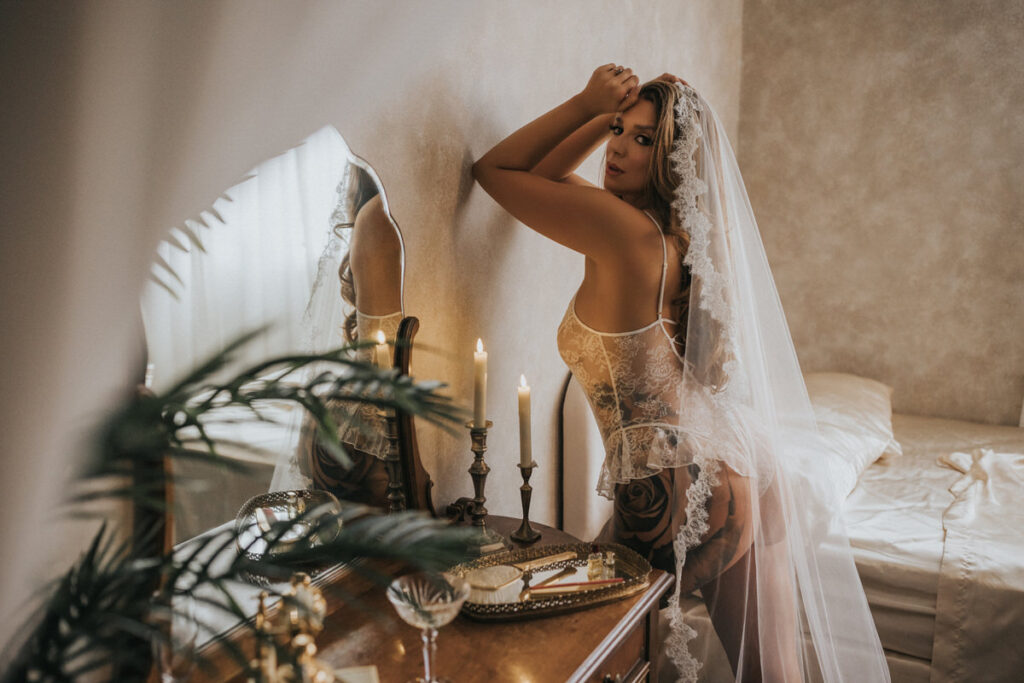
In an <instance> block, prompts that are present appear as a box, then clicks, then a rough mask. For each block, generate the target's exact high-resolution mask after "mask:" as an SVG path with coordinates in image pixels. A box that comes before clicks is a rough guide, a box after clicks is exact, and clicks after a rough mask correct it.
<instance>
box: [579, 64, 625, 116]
mask: <svg viewBox="0 0 1024 683" xmlns="http://www.w3.org/2000/svg"><path fill="white" fill-rule="evenodd" d="M639 93H640V79H639V78H638V77H637V76H635V75H634V74H633V70H632V69H627V68H625V67H622V66H619V65H617V64H605V65H604V66H599V67H597V68H596V69H594V73H593V75H591V77H590V81H589V82H588V83H587V86H586V87H585V88H583V91H582V92H580V94H579V95H577V97H578V98H579V99H580V101H581V102H582V103H583V105H584V106H585V107H586V108H587V111H588V113H590V115H591V116H600V115H601V114H610V113H612V112H615V111H621V110H623V109H628V108H629V107H632V106H633V105H634V104H635V103H636V100H637V97H638V96H639Z"/></svg>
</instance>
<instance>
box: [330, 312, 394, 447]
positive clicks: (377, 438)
mask: <svg viewBox="0 0 1024 683" xmlns="http://www.w3.org/2000/svg"><path fill="white" fill-rule="evenodd" d="M402 317H403V314H402V312H401V311H395V312H394V313H389V314H388V315H368V314H366V313H363V312H362V311H360V310H359V309H356V339H357V340H358V341H367V340H370V339H376V338H377V331H378V330H382V331H383V332H384V337H385V338H386V339H387V340H388V341H391V342H393V341H394V339H395V337H396V336H398V324H399V323H401V322H402ZM392 348H393V347H389V353H391V351H390V349H392ZM373 351H374V347H373V346H364V347H361V348H359V349H358V350H356V352H355V354H354V355H355V358H356V360H361V361H363V362H366V363H371V362H373ZM327 405H328V407H330V408H331V410H332V412H333V413H334V419H335V420H338V421H339V427H338V440H339V441H341V442H342V443H343V444H345V446H346V447H349V448H355V449H357V450H360V451H362V452H363V453H370V454H371V455H373V456H375V457H377V458H380V459H381V460H383V459H384V458H386V457H387V455H388V439H387V429H386V427H385V424H384V419H383V418H382V417H381V416H380V414H379V412H378V408H377V406H375V405H373V404H370V403H360V404H359V405H358V407H356V409H355V414H354V417H352V418H351V419H350V418H349V415H348V411H351V410H352V404H351V403H345V404H342V405H340V406H339V405H337V404H334V403H332V402H331V401H328V402H327Z"/></svg>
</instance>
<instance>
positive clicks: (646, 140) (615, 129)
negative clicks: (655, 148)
mask: <svg viewBox="0 0 1024 683" xmlns="http://www.w3.org/2000/svg"><path fill="white" fill-rule="evenodd" d="M608 128H609V129H610V130H611V131H612V133H613V134H614V135H622V132H623V128H622V126H621V125H619V124H617V123H613V124H612V125H610V126H608ZM636 141H637V142H638V143H639V144H641V145H643V146H644V147H647V146H649V145H651V144H653V143H652V140H651V138H650V137H649V136H647V135H637V136H636Z"/></svg>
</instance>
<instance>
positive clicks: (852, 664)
mask: <svg viewBox="0 0 1024 683" xmlns="http://www.w3.org/2000/svg"><path fill="white" fill-rule="evenodd" d="M676 87H677V88H678V89H679V91H680V93H679V94H680V96H679V98H678V100H677V105H676V132H677V137H676V141H675V147H674V149H673V152H672V155H671V159H670V160H671V163H672V167H673V170H674V172H675V174H676V175H677V177H678V179H679V183H678V186H677V189H676V191H675V198H674V201H673V202H672V208H673V211H672V213H673V220H674V221H678V222H679V224H680V225H681V227H682V228H683V230H684V231H685V232H686V233H687V234H688V236H689V238H690V244H689V248H688V250H687V252H686V254H685V256H684V257H683V263H684V265H685V266H686V268H688V270H689V274H690V278H691V280H690V295H689V313H688V325H687V327H686V334H685V346H684V347H683V348H682V352H681V353H680V354H679V357H680V360H681V361H682V363H683V365H684V373H683V380H682V381H681V383H680V386H679V393H680V395H679V405H680V406H681V407H682V409H681V410H680V411H679V412H678V417H677V418H676V419H677V420H678V425H677V427H678V428H677V429H674V430H672V431H673V432H674V433H675V434H677V435H681V438H679V443H678V446H677V448H676V449H675V453H676V456H675V457H676V458H677V461H676V462H675V463H670V464H673V465H675V466H677V467H681V466H690V467H691V468H692V466H693V465H696V466H697V468H699V473H698V474H697V476H696V478H695V480H694V481H693V483H692V484H691V485H689V486H688V488H687V490H686V494H685V495H686V499H687V501H686V512H687V514H686V521H685V524H683V525H682V527H681V528H680V531H679V533H678V534H677V536H676V537H675V542H674V546H675V557H676V565H677V566H676V573H677V585H680V584H679V583H678V582H680V581H681V580H682V578H683V573H684V568H685V563H686V561H687V553H693V552H694V550H695V548H697V546H699V545H700V543H701V539H702V538H704V540H707V539H706V536H707V535H708V533H709V520H708V513H709V510H711V509H712V507H711V505H710V503H711V496H712V492H713V491H715V490H716V487H720V486H724V485H726V484H728V485H729V486H732V487H734V488H735V487H736V486H737V484H738V485H739V486H741V487H745V488H746V490H745V491H733V493H734V494H738V495H737V498H738V499H743V500H749V508H750V518H749V525H750V530H749V532H748V533H749V535H748V536H747V538H748V539H749V542H750V550H751V552H749V553H748V554H747V555H746V556H745V561H744V562H743V563H741V564H740V565H738V566H737V567H735V568H733V572H734V573H735V571H736V570H739V571H740V572H741V573H743V574H745V579H746V580H744V581H742V583H741V585H742V591H741V592H742V595H737V594H731V595H729V596H727V598H728V600H727V601H728V603H729V606H728V608H725V607H722V606H723V605H725V603H726V601H725V600H723V596H721V595H719V596H717V597H718V601H717V602H718V604H713V603H714V602H715V601H714V600H713V599H709V598H712V597H713V596H709V594H708V593H709V591H708V590H707V588H706V587H705V589H703V592H704V596H703V597H704V599H705V602H706V603H708V609H709V611H711V610H712V609H723V610H726V611H727V614H721V615H720V616H719V618H720V619H725V620H727V621H729V623H730V624H731V625H730V627H729V628H730V629H732V630H735V631H736V632H737V633H741V634H742V638H741V639H740V640H741V644H740V646H739V647H740V650H741V652H740V653H739V656H738V657H736V662H735V664H734V668H735V669H736V670H735V671H734V672H733V673H734V675H735V679H736V680H738V681H739V680H757V679H758V678H760V680H764V681H785V682H786V683H792V681H795V680H804V681H829V682H831V681H854V680H856V681H888V680H889V674H888V668H887V666H886V661H885V658H884V655H883V653H882V648H881V644H880V642H879V639H878V634H877V631H876V629H875V626H874V623H873V621H872V618H871V614H870V612H869V611H868V604H867V600H866V598H865V596H864V590H863V588H862V586H861V583H860V579H859V577H858V575H857V571H856V569H855V567H854V563H853V558H852V555H851V552H850V547H849V541H848V539H847V536H846V532H845V529H844V526H843V522H842V519H841V516H840V510H841V506H842V498H841V497H840V495H839V494H838V493H837V492H836V491H835V488H834V487H833V486H832V482H833V481H834V476H833V474H832V473H833V468H834V467H836V465H835V463H836V460H835V456H833V455H831V454H830V450H829V447H828V444H827V443H825V442H824V440H823V439H822V438H821V437H820V436H819V434H818V431H817V426H816V423H815V419H814V413H813V412H812V409H811V405H810V401H809V399H808V395H807V389H806V387H805V385H804V381H803V375H802V374H801V371H800V366H799V363H798V361H797V356H796V351H795V349H794V346H793V341H792V339H791V337H790V334H789V329H788V326H787V324H786V319H785V315H784V314H783V310H782V305H781V303H780V301H779V296H778V293H777V291H776V288H775V283H774V281H773V278H772V274H771V271H770V269H769V267H768V261H767V258H766V256H765V251H764V247H763V245H762V243H761V238H760V235H759V233H758V228H757V223H756V222H755V220H754V214H753V211H752V210H751V207H750V203H749V200H748V198H747V193H746V189H745V187H744V183H743V179H742V178H741V176H740V172H739V168H738V166H737V163H736V159H735V156H734V154H733V151H732V148H731V147H730V145H729V141H728V139H727V137H726V134H725V130H724V128H723V126H722V124H721V122H720V121H719V119H718V117H717V115H716V114H715V112H714V110H713V109H712V108H711V106H710V105H709V104H708V102H707V101H706V100H704V98H703V97H701V96H700V95H699V94H698V93H697V92H696V91H695V90H694V89H693V88H691V87H689V86H685V85H682V84H676ZM663 464H669V463H663ZM726 468H728V469H729V470H731V473H732V474H733V475H739V476H738V477H736V476H733V477H730V478H729V479H728V482H727V481H726V477H725V476H724V474H725V472H726ZM692 469H696V468H692ZM712 531H713V529H712ZM681 592H682V591H679V590H677V591H676V593H675V595H674V597H673V598H672V600H673V601H674V604H673V605H671V607H670V610H671V613H670V623H671V624H672V627H671V633H670V634H669V636H668V641H667V644H666V648H667V651H668V654H669V656H670V657H671V658H672V659H673V661H675V662H676V664H677V667H678V668H679V673H680V676H681V678H682V679H683V680H697V677H698V676H699V675H700V667H701V664H702V663H703V662H704V661H706V658H707V654H708V653H707V652H702V651H699V649H698V648H697V647H695V646H696V643H697V641H693V637H694V636H695V632H694V630H693V628H692V626H691V624H689V623H687V619H686V618H685V617H684V614H683V610H682V608H681V606H680V598H681V596H680V593H681ZM704 642H706V640H705V641H704ZM709 680H712V679H709ZM713 680H717V679H713Z"/></svg>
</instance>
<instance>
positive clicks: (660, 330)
mask: <svg viewBox="0 0 1024 683" xmlns="http://www.w3.org/2000/svg"><path fill="white" fill-rule="evenodd" d="M648 217H649V218H650V216H648ZM651 220H652V221H653V222H654V226H655V228H656V229H657V230H658V233H659V234H660V235H661V240H662V268H661V284H660V286H659V292H658V302H657V304H658V307H657V309H655V308H654V302H653V301H652V302H651V310H652V312H655V310H656V313H657V318H656V320H654V322H652V323H650V324H649V325H646V326H644V327H641V328H639V329H637V330H632V331H629V332H599V331H598V330H595V329H593V328H591V327H589V326H588V325H586V324H585V323H584V322H583V321H582V320H580V319H579V317H578V316H577V315H576V297H575V296H574V297H573V299H572V301H571V302H570V303H569V307H568V309H567V310H566V312H565V316H564V317H563V318H562V322H561V324H560V325H559V327H558V351H559V353H560V354H561V356H562V360H564V361H565V363H566V365H568V366H569V369H570V370H571V371H572V373H573V375H574V376H575V377H576V379H577V381H578V382H579V383H580V385H581V386H582V387H583V390H584V392H585V393H586V395H587V399H588V400H589V402H590V407H591V409H592V410H593V412H594V416H595V418H596V419H597V423H598V427H599V428H600V430H601V436H602V439H603V441H604V445H605V452H606V454H607V455H606V457H605V461H604V465H603V467H602V468H601V474H600V478H599V480H598V487H597V488H598V492H599V493H600V494H601V495H603V496H605V497H606V498H612V497H613V494H614V490H615V484H622V483H626V482H629V481H630V480H632V479H641V478H644V477H649V476H651V475H653V474H657V473H658V472H660V471H661V470H662V469H663V468H665V467H676V466H679V465H685V464H689V463H690V462H692V459H691V460H686V459H684V461H683V462H680V458H679V456H678V453H679V450H680V448H679V445H680V441H681V440H685V439H686V435H685V433H684V432H683V431H682V430H681V429H680V428H679V411H680V394H679V385H680V384H681V382H682V375H683V367H684V363H683V360H682V359H681V358H680V357H679V355H678V354H677V353H676V351H675V349H674V348H673V345H674V343H675V342H674V341H673V339H672V337H671V335H670V334H669V332H668V330H667V329H666V327H665V325H666V324H672V323H674V321H672V320H671V319H669V318H665V317H664V316H662V315H661V311H662V305H663V303H664V297H665V274H666V270H667V268H668V253H667V246H666V244H665V235H664V234H663V233H662V232H661V229H660V227H658V224H657V221H654V219H653V218H651Z"/></svg>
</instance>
